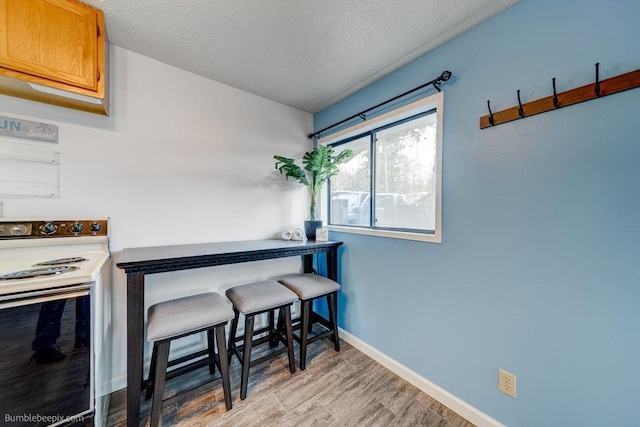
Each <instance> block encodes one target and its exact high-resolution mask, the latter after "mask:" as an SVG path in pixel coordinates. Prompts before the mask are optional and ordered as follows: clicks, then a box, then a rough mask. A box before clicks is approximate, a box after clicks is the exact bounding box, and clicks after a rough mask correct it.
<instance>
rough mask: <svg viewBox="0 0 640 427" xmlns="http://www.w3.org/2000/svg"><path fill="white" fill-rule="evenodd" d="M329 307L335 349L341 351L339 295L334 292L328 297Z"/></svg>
mask: <svg viewBox="0 0 640 427" xmlns="http://www.w3.org/2000/svg"><path fill="white" fill-rule="evenodd" d="M327 307H328V308H329V321H330V322H331V329H332V330H333V336H332V339H333V348H335V349H336V351H340V338H338V293H337V292H332V293H330V294H329V295H327Z"/></svg>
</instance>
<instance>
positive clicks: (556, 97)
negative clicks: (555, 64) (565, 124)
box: [551, 77, 559, 108]
mask: <svg viewBox="0 0 640 427" xmlns="http://www.w3.org/2000/svg"><path fill="white" fill-rule="evenodd" d="M551 81H552V82H553V106H554V107H556V108H558V104H559V102H558V94H557V92H556V78H555V77H554V78H553V79H552V80H551Z"/></svg>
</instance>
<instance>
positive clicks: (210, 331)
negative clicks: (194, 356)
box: [207, 328, 226, 375]
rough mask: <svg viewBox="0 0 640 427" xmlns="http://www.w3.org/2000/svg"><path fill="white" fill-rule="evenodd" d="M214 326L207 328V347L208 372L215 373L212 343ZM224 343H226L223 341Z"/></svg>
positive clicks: (214, 351)
mask: <svg viewBox="0 0 640 427" xmlns="http://www.w3.org/2000/svg"><path fill="white" fill-rule="evenodd" d="M214 329H215V328H210V329H207V346H208V349H209V374H210V375H213V374H215V373H216V349H215V346H214V344H213V330H214ZM225 345H226V343H225Z"/></svg>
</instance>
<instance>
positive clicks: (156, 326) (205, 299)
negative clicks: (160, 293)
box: [147, 292, 233, 342]
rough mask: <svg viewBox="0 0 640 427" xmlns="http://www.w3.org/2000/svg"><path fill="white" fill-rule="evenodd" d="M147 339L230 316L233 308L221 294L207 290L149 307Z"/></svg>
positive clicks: (202, 326)
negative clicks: (207, 291)
mask: <svg viewBox="0 0 640 427" xmlns="http://www.w3.org/2000/svg"><path fill="white" fill-rule="evenodd" d="M148 318H149V319H148V323H147V340H149V341H150V342H154V341H159V340H163V339H167V338H171V337H174V336H177V335H182V334H187V333H189V332H193V331H197V330H198V329H204V328H207V327H210V326H214V325H218V324H220V323H224V322H226V321H228V320H230V319H233V308H232V307H231V304H229V302H228V301H227V300H226V298H225V297H223V296H222V295H220V294H218V293H215V292H209V293H205V294H199V295H192V296H188V297H183V298H178V299H174V300H170V301H164V302H161V303H158V304H155V305H153V306H151V307H149V316H148Z"/></svg>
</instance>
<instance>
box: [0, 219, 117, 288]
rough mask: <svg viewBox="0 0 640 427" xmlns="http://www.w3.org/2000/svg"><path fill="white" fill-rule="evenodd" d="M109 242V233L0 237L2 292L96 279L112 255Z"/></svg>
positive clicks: (51, 286) (0, 223) (0, 281)
mask: <svg viewBox="0 0 640 427" xmlns="http://www.w3.org/2000/svg"><path fill="white" fill-rule="evenodd" d="M0 227H2V221H0ZM108 244H109V240H108V237H107V236H106V235H105V236H82V237H80V236H78V237H58V238H54V237H51V238H40V239H3V238H2V237H0V295H7V294H13V293H17V292H28V291H33V290H40V289H48V288H53V287H63V286H69V285H75V284H79V283H86V282H95V281H96V279H97V278H98V276H99V275H100V272H101V271H102V269H103V267H104V266H105V264H107V263H108V262H109V260H110V258H111V256H110V252H109V246H108ZM52 261H59V263H57V264H55V265H53V262H52ZM44 263H49V264H51V265H41V264H44Z"/></svg>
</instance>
